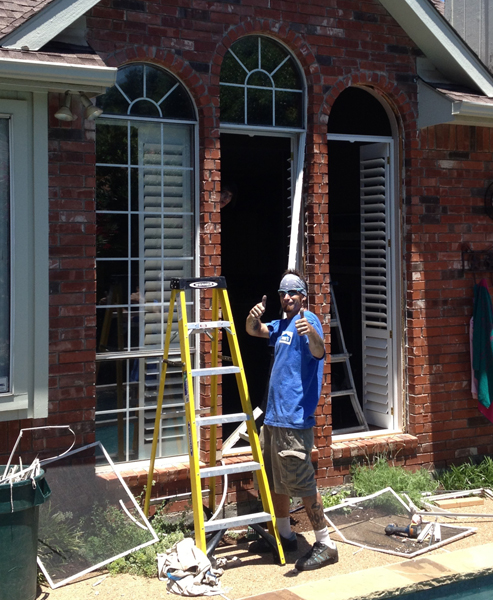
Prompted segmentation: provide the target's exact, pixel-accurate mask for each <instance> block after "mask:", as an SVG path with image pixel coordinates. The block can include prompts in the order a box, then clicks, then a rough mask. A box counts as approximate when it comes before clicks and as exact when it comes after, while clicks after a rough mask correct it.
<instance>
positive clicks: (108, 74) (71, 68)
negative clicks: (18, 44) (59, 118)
mask: <svg viewBox="0 0 493 600" xmlns="http://www.w3.org/2000/svg"><path fill="white" fill-rule="evenodd" d="M116 73H117V69H116V68H113V67H101V66H89V65H77V64H68V63H64V64H60V63H55V62H41V61H29V60H15V59H0V84H1V85H2V86H4V87H5V86H8V87H12V86H14V87H16V88H17V89H21V88H22V89H31V90H33V89H35V90H45V91H53V92H59V91H66V90H68V89H73V90H79V91H84V92H89V93H91V94H103V93H104V92H105V91H106V89H107V88H108V87H111V86H113V85H114V84H115V81H116Z"/></svg>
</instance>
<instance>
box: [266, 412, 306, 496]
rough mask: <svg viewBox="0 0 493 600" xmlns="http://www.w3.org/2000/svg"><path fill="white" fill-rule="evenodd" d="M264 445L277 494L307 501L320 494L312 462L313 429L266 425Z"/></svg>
mask: <svg viewBox="0 0 493 600" xmlns="http://www.w3.org/2000/svg"><path fill="white" fill-rule="evenodd" d="M260 445H261V447H262V454H263V457H264V463H265V470H266V473H267V479H268V481H269V486H270V489H271V490H273V491H274V492H275V493H276V494H284V495H287V496H290V497H291V498H293V497H301V498H306V497H307V496H313V495H315V494H316V493H317V485H316V483H315V469H314V468H313V465H312V461H311V452H312V448H313V429H312V428H310V429H288V428H285V427H271V426H270V425H265V424H264V425H263V426H262V429H261V430H260Z"/></svg>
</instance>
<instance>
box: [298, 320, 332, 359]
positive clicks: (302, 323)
mask: <svg viewBox="0 0 493 600" xmlns="http://www.w3.org/2000/svg"><path fill="white" fill-rule="evenodd" d="M295 327H296V331H297V332H298V335H306V336H308V346H309V348H310V352H311V353H312V354H313V356H314V357H315V358H323V357H324V355H325V347H324V341H323V339H322V338H321V337H320V336H319V334H318V333H317V331H316V329H315V328H314V327H313V325H310V323H309V322H308V321H307V319H306V318H305V311H304V309H303V308H300V318H299V319H298V320H297V321H296V322H295Z"/></svg>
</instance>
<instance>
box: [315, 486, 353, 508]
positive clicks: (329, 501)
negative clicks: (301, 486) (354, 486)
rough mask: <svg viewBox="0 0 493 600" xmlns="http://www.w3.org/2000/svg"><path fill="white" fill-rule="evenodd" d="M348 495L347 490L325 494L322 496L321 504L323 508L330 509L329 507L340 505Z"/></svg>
mask: <svg viewBox="0 0 493 600" xmlns="http://www.w3.org/2000/svg"><path fill="white" fill-rule="evenodd" d="M349 495H350V492H349V490H340V491H339V492H336V493H333V492H330V491H329V492H325V493H323V494H322V502H323V505H324V508H330V507H331V506H337V505H338V504H341V503H342V501H343V500H344V498H347V497H348V496H349Z"/></svg>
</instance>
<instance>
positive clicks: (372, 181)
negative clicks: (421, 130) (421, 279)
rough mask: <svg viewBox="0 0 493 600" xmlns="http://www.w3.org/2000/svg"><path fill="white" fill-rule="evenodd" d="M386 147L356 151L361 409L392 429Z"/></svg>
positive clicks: (373, 420)
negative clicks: (359, 239)
mask: <svg viewBox="0 0 493 600" xmlns="http://www.w3.org/2000/svg"><path fill="white" fill-rule="evenodd" d="M389 152H390V146H389V144H388V143H376V144H369V145H364V146H362V147H361V148H360V200H361V307H362V308H361V310H362V338H363V339H362V344H363V410H364V413H365V417H366V420H367V421H368V423H370V424H372V425H376V426H378V427H383V428H385V429H387V428H391V427H392V424H393V417H392V413H393V411H392V407H393V401H394V399H393V394H392V387H393V386H392V380H391V378H392V373H393V359H394V356H393V355H394V351H393V347H392V343H393V340H392V315H391V308H392V302H391V298H390V294H391V264H392V261H391V235H390V230H389V228H390V216H389V211H390V206H389V202H390V196H391V195H390V188H391V186H390V182H389V176H390V164H389V163H390V161H389Z"/></svg>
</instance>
